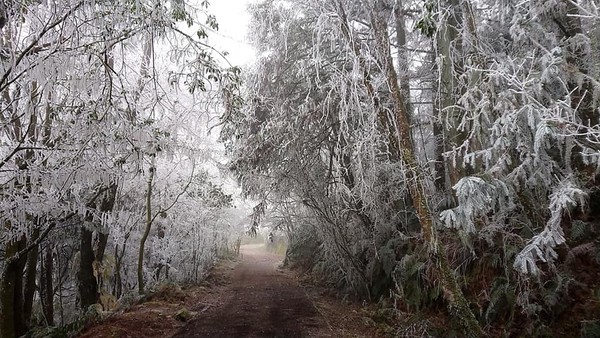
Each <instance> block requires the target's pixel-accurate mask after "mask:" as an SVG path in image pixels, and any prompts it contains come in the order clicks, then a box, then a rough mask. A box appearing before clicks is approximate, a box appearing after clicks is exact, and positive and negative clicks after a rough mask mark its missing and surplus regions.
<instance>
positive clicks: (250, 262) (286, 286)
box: [175, 246, 334, 338]
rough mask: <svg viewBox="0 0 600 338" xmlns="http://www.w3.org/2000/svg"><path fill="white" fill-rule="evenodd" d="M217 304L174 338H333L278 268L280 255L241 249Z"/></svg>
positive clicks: (308, 301) (256, 248)
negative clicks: (219, 302)
mask: <svg viewBox="0 0 600 338" xmlns="http://www.w3.org/2000/svg"><path fill="white" fill-rule="evenodd" d="M242 257H243V260H242V262H241V263H240V264H239V265H238V266H237V267H236V268H235V269H234V271H233V274H232V276H231V284H229V285H226V286H224V288H223V290H220V291H219V292H217V294H219V295H222V296H223V299H222V300H221V304H219V306H217V307H213V308H212V309H211V308H209V309H206V311H204V312H202V313H201V314H200V315H198V316H197V317H196V318H195V319H194V320H192V321H191V322H190V323H189V324H188V325H186V326H185V327H184V328H182V329H181V330H180V331H179V332H178V333H177V334H176V335H175V337H178V338H179V337H181V338H183V337H333V336H334V333H333V332H332V331H331V329H330V328H329V326H328V324H327V323H326V321H325V319H324V318H323V316H321V315H320V314H319V311H318V310H317V308H316V307H315V306H314V305H313V303H312V301H311V299H310V298H309V297H308V296H307V295H306V293H305V292H304V290H303V289H302V288H301V287H300V286H299V285H298V283H297V282H296V281H295V280H293V279H292V278H290V276H288V275H286V274H285V273H284V272H283V271H281V270H278V269H277V266H278V265H279V264H280V262H281V257H279V256H275V255H272V254H268V253H266V252H265V251H263V250H262V247H260V246H245V247H244V248H243V249H242Z"/></svg>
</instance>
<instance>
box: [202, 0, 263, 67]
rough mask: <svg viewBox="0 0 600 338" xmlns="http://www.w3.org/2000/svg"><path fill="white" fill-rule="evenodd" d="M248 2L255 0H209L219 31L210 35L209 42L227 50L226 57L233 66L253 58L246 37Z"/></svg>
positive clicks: (248, 15)
mask: <svg viewBox="0 0 600 338" xmlns="http://www.w3.org/2000/svg"><path fill="white" fill-rule="evenodd" d="M250 2H256V0H254V1H252V0H210V6H209V12H211V13H213V14H214V15H215V16H216V17H217V22H218V23H219V32H217V33H216V35H215V36H210V38H209V42H210V43H211V44H212V45H213V46H214V47H216V48H217V50H219V51H227V52H229V56H228V57H227V59H228V60H229V62H230V63H231V64H232V65H234V66H244V65H246V64H249V63H251V62H252V60H253V58H254V50H253V49H252V47H250V45H249V44H248V43H247V38H246V37H247V26H248V23H249V21H250V14H249V13H248V11H247V7H248V3H250Z"/></svg>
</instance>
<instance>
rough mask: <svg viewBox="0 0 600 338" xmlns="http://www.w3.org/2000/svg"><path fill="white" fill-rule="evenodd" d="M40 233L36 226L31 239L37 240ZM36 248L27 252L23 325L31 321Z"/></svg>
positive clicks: (37, 253) (36, 258)
mask: <svg viewBox="0 0 600 338" xmlns="http://www.w3.org/2000/svg"><path fill="white" fill-rule="evenodd" d="M39 235H40V230H39V228H36V229H35V230H34V231H33V234H32V241H35V240H37V238H38V236H39ZM38 248H39V246H37V245H36V246H35V247H34V248H33V249H32V250H31V251H29V253H28V254H27V270H26V272H25V287H24V289H23V297H24V298H23V316H24V319H25V325H26V326H27V327H29V326H30V322H31V311H32V309H33V296H34V295H35V288H36V285H35V280H36V275H37V262H38V255H39V252H38Z"/></svg>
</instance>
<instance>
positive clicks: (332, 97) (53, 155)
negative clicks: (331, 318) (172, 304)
mask: <svg viewBox="0 0 600 338" xmlns="http://www.w3.org/2000/svg"><path fill="white" fill-rule="evenodd" d="M215 1H217V0H215ZM249 11H250V13H251V15H252V22H251V25H250V27H249V30H250V33H249V38H250V39H251V42H252V44H253V46H254V48H255V50H256V53H257V55H256V60H254V62H253V64H252V65H249V66H248V67H247V68H246V69H244V70H241V69H239V68H237V67H232V66H230V65H229V64H228V63H227V61H226V55H225V54H224V53H222V51H219V50H216V49H215V48H213V47H211V44H210V40H209V39H208V37H209V36H210V34H211V32H215V31H217V30H218V22H217V19H216V18H215V17H214V15H212V14H211V12H210V5H209V3H208V2H207V1H204V0H202V1H201V0H198V1H185V0H168V1H158V0H110V1H108V0H61V1H51V0H48V1H45V0H19V1H17V0H5V1H2V2H0V35H1V37H0V180H1V181H0V182H1V185H0V204H1V207H0V218H1V222H2V224H1V225H0V274H1V279H0V337H2V338H12V337H18V336H21V335H23V334H25V333H27V332H34V331H37V332H40V330H45V331H41V332H42V335H47V336H48V335H51V334H52V335H55V336H61V335H62V336H64V335H65V334H67V333H68V332H74V331H76V330H77V328H78V327H81V326H82V325H84V324H85V321H86V318H89V316H90V315H93V312H98V311H110V310H113V309H114V308H115V307H117V306H118V305H123V304H127V303H130V302H134V301H137V300H139V299H140V297H143V296H144V295H147V294H148V293H151V292H152V290H153V289H154V288H155V287H157V286H159V285H161V283H167V282H170V283H178V284H181V285H183V284H194V283H197V282H199V281H201V280H202V279H203V278H204V276H205V275H206V272H207V271H208V269H209V268H210V267H211V266H212V265H213V264H214V262H215V261H216V259H217V258H218V257H219V256H221V255H224V254H227V253H228V252H230V251H235V247H236V246H237V245H239V241H238V240H239V236H240V234H241V231H243V229H241V228H239V224H240V219H241V218H242V217H244V216H245V215H240V211H239V210H238V211H236V210H234V209H233V206H234V203H235V200H236V199H237V197H236V196H233V195H232V193H231V192H229V191H227V189H225V188H224V186H223V184H224V182H225V181H224V180H225V179H226V177H227V174H232V175H233V176H234V177H235V178H236V179H237V182H238V183H239V186H240V187H241V189H242V195H243V197H246V198H248V199H249V200H250V201H254V202H255V207H254V209H253V210H252V212H251V214H250V215H249V216H250V217H249V221H248V229H247V230H248V231H249V232H250V233H257V232H259V231H260V228H261V227H262V228H264V227H268V228H269V229H268V230H266V231H268V232H271V233H275V234H282V235H284V236H285V237H286V239H287V242H288V248H287V253H286V260H285V262H286V264H288V265H289V266H292V267H297V268H301V269H302V271H307V272H310V273H311V274H312V275H314V276H317V277H318V278H320V279H321V280H322V281H323V282H324V283H325V284H326V285H328V286H330V287H332V288H334V289H337V290H339V292H340V295H346V296H350V297H352V298H354V299H357V300H360V301H364V302H370V303H378V304H379V305H380V306H381V310H382V311H381V316H380V317H381V318H380V319H381V320H382V321H384V322H386V324H387V325H389V332H388V333H389V334H390V335H392V336H407V337H408V336H411V337H413V336H443V337H447V336H473V337H482V336H498V337H501V336H574V335H575V336H577V335H581V336H590V337H593V336H598V335H600V320H599V319H600V228H599V225H600V190H599V187H600V175H599V170H600V109H599V106H600V105H599V99H600V5H598V3H597V2H596V1H595V0H580V1H576V0H524V1H521V0H519V1H516V0H502V1H495V0H489V1H488V0H405V1H402V0H264V1H258V2H255V3H253V4H252V5H251V6H250V7H249ZM217 135H218V136H219V137H218V141H220V143H217V142H216V141H217V140H216V138H217ZM222 148H224V152H225V155H226V156H223V154H222V153H223V151H222V150H223V149H222Z"/></svg>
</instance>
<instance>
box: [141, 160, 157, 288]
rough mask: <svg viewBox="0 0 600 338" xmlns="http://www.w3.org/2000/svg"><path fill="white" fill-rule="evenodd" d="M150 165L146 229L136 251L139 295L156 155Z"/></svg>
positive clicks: (150, 217) (142, 279)
mask: <svg viewBox="0 0 600 338" xmlns="http://www.w3.org/2000/svg"><path fill="white" fill-rule="evenodd" d="M150 156H151V165H150V169H149V174H148V185H147V188H146V227H145V229H144V234H143V235H142V239H141V240H140V247H139V251H138V264H137V277H138V291H139V293H140V294H143V293H144V291H145V290H144V249H145V246H146V240H147V239H148V236H149V235H150V230H151V228H152V184H153V183H154V174H155V170H156V155H154V154H152V155H150Z"/></svg>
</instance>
